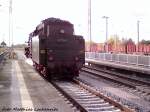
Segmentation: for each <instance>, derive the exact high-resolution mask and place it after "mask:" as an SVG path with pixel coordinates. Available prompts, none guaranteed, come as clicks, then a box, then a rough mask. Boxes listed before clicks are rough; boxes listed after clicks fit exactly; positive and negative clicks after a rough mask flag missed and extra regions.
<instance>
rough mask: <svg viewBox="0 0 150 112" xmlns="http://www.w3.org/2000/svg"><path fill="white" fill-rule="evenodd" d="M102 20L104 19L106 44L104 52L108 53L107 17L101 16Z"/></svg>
mask: <svg viewBox="0 0 150 112" xmlns="http://www.w3.org/2000/svg"><path fill="white" fill-rule="evenodd" d="M102 18H103V19H106V40H105V41H106V42H105V52H108V18H109V17H107V16H103V17H102Z"/></svg>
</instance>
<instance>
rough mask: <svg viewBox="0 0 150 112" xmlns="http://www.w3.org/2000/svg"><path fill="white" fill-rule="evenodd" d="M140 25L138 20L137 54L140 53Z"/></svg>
mask: <svg viewBox="0 0 150 112" xmlns="http://www.w3.org/2000/svg"><path fill="white" fill-rule="evenodd" d="M139 23H140V21H139V20H138V21H137V52H139V38H140V36H139V35H140V34H139V30H140V27H139Z"/></svg>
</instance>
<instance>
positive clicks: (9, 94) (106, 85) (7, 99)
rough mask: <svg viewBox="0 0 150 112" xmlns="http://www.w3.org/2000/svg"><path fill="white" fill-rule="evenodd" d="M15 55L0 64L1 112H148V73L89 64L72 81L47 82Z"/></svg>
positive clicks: (149, 84)
mask: <svg viewBox="0 0 150 112" xmlns="http://www.w3.org/2000/svg"><path fill="white" fill-rule="evenodd" d="M15 54H16V56H15V57H14V59H10V58H9V55H8V53H6V54H5V56H4V57H3V59H1V60H2V61H1V63H0V99H1V100H0V111H2V112H3V111H4V112H6V111H7V112H20V111H26V112H33V111H34V112H35V111H38V112H53V111H54V112H80V111H81V112H149V111H150V106H149V105H150V78H149V75H148V72H147V73H146V74H145V76H144V73H138V71H137V72H134V71H129V70H128V71H126V70H120V69H117V68H115V67H114V68H113V67H111V66H109V67H108V66H102V65H98V64H94V63H93V64H92V62H91V61H90V64H88V65H87V64H85V66H84V67H83V68H82V69H81V71H80V73H79V77H77V78H74V79H73V80H72V81H71V80H69V81H68V80H61V81H58V80H56V81H49V80H46V79H45V78H43V77H42V76H41V75H40V74H39V73H38V72H37V71H35V69H34V68H33V66H32V64H33V63H32V61H31V59H27V58H26V57H25V56H24V52H23V51H22V50H15ZM114 66H115V65H114ZM146 71H148V70H147V69H146Z"/></svg>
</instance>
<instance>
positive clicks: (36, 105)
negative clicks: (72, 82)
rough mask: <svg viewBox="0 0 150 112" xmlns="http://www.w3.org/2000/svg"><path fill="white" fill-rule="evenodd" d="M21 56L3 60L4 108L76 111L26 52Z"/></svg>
mask: <svg viewBox="0 0 150 112" xmlns="http://www.w3.org/2000/svg"><path fill="white" fill-rule="evenodd" d="M17 56H18V59H17V60H15V59H7V60H6V61H4V62H3V63H1V64H0V112H6V111H7V112H35V111H36V112H74V110H73V108H72V107H71V106H70V105H69V104H67V101H65V99H64V98H63V97H62V96H61V94H60V93H59V92H58V91H57V90H56V89H55V88H54V87H53V86H52V85H51V83H49V82H48V81H46V80H44V79H43V78H42V77H41V76H40V75H39V74H38V73H37V72H36V71H35V70H34V68H33V67H32V65H30V64H31V62H30V61H29V60H26V59H25V57H23V53H22V52H20V51H18V52H17Z"/></svg>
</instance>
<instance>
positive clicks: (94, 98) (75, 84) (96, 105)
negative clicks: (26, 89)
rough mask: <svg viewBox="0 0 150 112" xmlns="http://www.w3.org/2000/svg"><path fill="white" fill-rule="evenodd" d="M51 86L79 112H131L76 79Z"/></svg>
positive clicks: (55, 82) (58, 82) (54, 82)
mask: <svg viewBox="0 0 150 112" xmlns="http://www.w3.org/2000/svg"><path fill="white" fill-rule="evenodd" d="M52 84H53V85H54V86H55V87H56V88H57V89H58V90H59V91H60V92H61V93H62V94H63V95H64V96H65V97H66V98H67V99H68V100H69V101H70V102H71V103H72V104H73V106H74V107H76V109H77V110H78V111H81V112H101V111H102V112H133V110H132V109H129V108H127V107H126V106H123V105H121V104H120V103H118V102H116V101H114V100H112V99H111V98H109V97H107V96H105V95H103V94H101V93H100V91H97V90H95V89H94V88H92V87H90V86H89V85H86V84H85V83H83V82H81V81H80V80H78V79H74V80H73V81H70V82H68V81H53V82H52Z"/></svg>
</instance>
